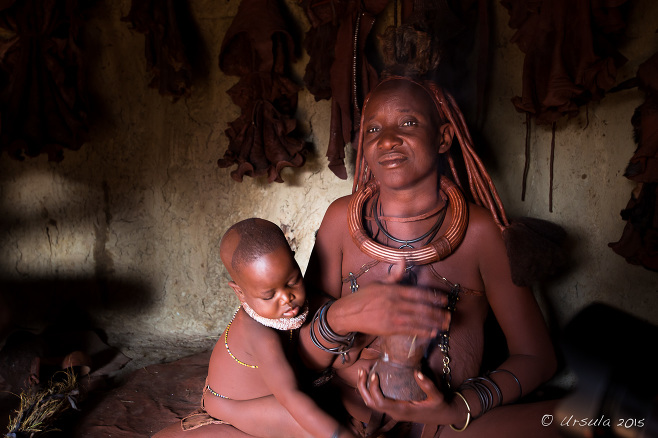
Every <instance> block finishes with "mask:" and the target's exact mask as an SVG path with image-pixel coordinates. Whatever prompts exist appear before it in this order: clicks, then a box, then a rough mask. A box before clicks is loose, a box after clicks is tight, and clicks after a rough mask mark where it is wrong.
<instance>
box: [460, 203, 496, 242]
mask: <svg viewBox="0 0 658 438" xmlns="http://www.w3.org/2000/svg"><path fill="white" fill-rule="evenodd" d="M467 231H471V233H473V234H478V235H480V237H484V235H487V234H493V235H494V236H496V237H498V236H500V229H499V228H498V225H496V223H495V222H494V219H493V216H492V215H491V212H490V211H489V210H488V209H487V208H484V207H482V206H479V205H476V204H473V203H469V204H468V229H467Z"/></svg>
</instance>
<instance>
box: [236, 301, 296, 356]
mask: <svg viewBox="0 0 658 438" xmlns="http://www.w3.org/2000/svg"><path fill="white" fill-rule="evenodd" d="M242 308H243V309H244V310H245V312H246V313H247V314H248V315H249V316H250V317H252V318H253V319H254V320H255V321H256V322H259V323H260V324H263V325H264V326H266V327H270V328H273V329H277V330H287V329H290V339H289V340H290V341H291V342H292V333H293V330H295V329H298V328H299V327H301V325H302V324H303V323H304V321H305V320H306V316H307V315H308V306H307V305H306V304H304V309H303V311H302V313H301V314H300V315H298V316H296V317H295V318H279V319H270V318H264V317H262V316H260V315H259V314H257V313H256V312H255V311H254V310H253V309H252V308H251V307H249V305H247V303H242ZM239 311H240V307H238V308H237V310H236V311H235V313H234V314H233V317H232V318H231V321H229V323H228V325H227V326H226V331H225V332H224V346H225V347H226V351H228V354H229V356H231V357H232V358H233V360H235V361H236V362H237V363H239V364H240V365H243V366H245V367H248V368H252V369H257V368H258V365H249V364H248V363H245V362H242V361H241V360H240V359H238V358H237V357H235V355H234V354H233V352H231V349H230V348H229V347H228V331H229V329H230V328H231V324H233V320H234V319H235V317H236V315H237V314H238V312H239ZM281 320H286V321H289V322H288V323H287V324H284V325H285V326H282V321H281ZM274 323H276V324H274ZM272 324H274V325H272ZM291 327H292V328H291Z"/></svg>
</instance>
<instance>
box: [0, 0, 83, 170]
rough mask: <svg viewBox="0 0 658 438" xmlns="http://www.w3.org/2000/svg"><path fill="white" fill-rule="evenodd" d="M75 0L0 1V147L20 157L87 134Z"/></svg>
mask: <svg viewBox="0 0 658 438" xmlns="http://www.w3.org/2000/svg"><path fill="white" fill-rule="evenodd" d="M81 22H82V20H81V17H80V14H79V7H78V2H77V0H23V1H19V2H14V1H3V2H2V3H0V34H1V36H2V38H0V67H1V68H2V74H1V75H0V150H2V151H6V152H7V153H8V154H9V155H10V156H11V157H13V158H16V159H23V158H24V154H25V155H27V156H30V157H35V156H37V155H40V154H42V153H45V154H48V160H50V161H61V160H62V159H63V158H64V153H63V151H64V149H71V150H77V149H79V148H80V147H81V146H82V145H83V144H84V143H85V142H86V141H87V139H88V126H87V99H86V92H85V86H84V80H83V79H84V78H83V75H82V68H81V67H82V61H81V56H80V51H79V48H78V28H79V26H80V24H81Z"/></svg>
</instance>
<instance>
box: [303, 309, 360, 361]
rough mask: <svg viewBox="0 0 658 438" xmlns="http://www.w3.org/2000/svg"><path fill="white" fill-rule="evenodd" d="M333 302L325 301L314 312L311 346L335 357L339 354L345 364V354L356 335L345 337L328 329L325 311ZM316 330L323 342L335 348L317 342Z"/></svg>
mask: <svg viewBox="0 0 658 438" xmlns="http://www.w3.org/2000/svg"><path fill="white" fill-rule="evenodd" d="M335 301H336V300H329V301H327V302H326V303H324V304H323V305H322V307H320V308H319V309H318V311H317V312H315V316H314V317H313V322H312V323H311V330H310V332H311V340H312V341H313V344H315V346H316V347H318V348H319V349H320V350H322V351H326V352H327V353H331V354H336V355H338V354H340V355H341V356H342V360H343V363H345V360H346V356H347V353H348V352H349V351H350V348H352V345H354V338H355V336H356V333H355V332H350V333H348V334H346V335H339V334H338V333H336V332H335V331H333V330H332V329H331V327H329V323H328V322H327V311H328V310H329V307H330V306H331V305H332V304H333V303H334V302H335ZM316 329H317V332H318V335H319V336H320V338H322V340H323V341H324V342H326V343H327V344H337V346H336V347H325V346H324V345H323V344H322V343H321V342H320V341H319V340H318V336H317V335H316V334H315V331H316Z"/></svg>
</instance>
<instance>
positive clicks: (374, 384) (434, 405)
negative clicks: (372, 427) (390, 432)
mask: <svg viewBox="0 0 658 438" xmlns="http://www.w3.org/2000/svg"><path fill="white" fill-rule="evenodd" d="M414 377H415V379H416V383H418V386H419V387H420V389H422V390H423V392H424V393H425V395H426V396H427V398H426V399H425V400H421V401H405V400H394V399H391V398H386V396H384V394H383V393H382V391H381V388H380V386H379V376H378V375H377V374H373V375H372V376H371V378H370V387H369V388H368V384H367V379H368V371H367V370H366V369H361V370H359V379H358V382H357V387H358V389H359V392H360V393H361V397H363V401H364V402H365V403H366V406H368V407H369V408H370V409H372V410H375V411H379V412H384V413H386V414H388V415H390V416H391V417H393V419H395V420H397V421H409V422H413V423H424V424H451V423H458V422H459V421H460V418H459V413H458V412H457V410H456V409H455V407H454V405H453V406H451V404H450V403H448V402H446V400H445V397H444V396H443V394H442V393H441V392H440V391H439V390H438V388H437V387H436V386H435V385H434V383H433V382H432V381H431V380H430V379H428V378H427V377H425V376H424V375H423V374H422V373H421V372H420V371H418V372H416V373H414ZM462 420H463V419H462Z"/></svg>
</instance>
